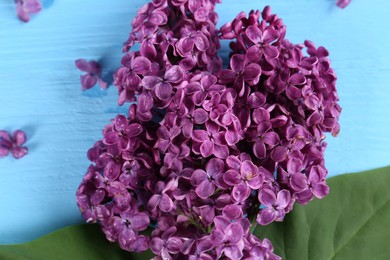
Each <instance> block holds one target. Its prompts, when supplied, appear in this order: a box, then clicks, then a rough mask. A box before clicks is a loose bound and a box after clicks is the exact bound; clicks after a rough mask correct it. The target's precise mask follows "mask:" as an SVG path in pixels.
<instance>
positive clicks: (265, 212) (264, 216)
mask: <svg viewBox="0 0 390 260" xmlns="http://www.w3.org/2000/svg"><path fill="white" fill-rule="evenodd" d="M277 215H278V214H277V212H276V211H275V210H274V209H272V208H266V209H262V210H260V212H259V214H258V215H257V219H256V221H257V223H259V224H260V225H263V226H265V225H268V224H269V223H271V222H273V221H274V220H275V219H276V217H277Z"/></svg>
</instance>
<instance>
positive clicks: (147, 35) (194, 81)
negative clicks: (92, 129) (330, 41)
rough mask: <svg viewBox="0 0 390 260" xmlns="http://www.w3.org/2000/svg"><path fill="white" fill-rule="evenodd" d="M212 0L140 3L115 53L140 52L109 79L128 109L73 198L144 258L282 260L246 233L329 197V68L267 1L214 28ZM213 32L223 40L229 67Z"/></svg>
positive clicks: (332, 100) (333, 116)
mask: <svg viewBox="0 0 390 260" xmlns="http://www.w3.org/2000/svg"><path fill="white" fill-rule="evenodd" d="M217 2H218V1H216V0H201V1H195V0H154V1H153V2H151V3H149V4H147V5H145V6H144V7H142V8H141V9H140V10H139V11H138V14H137V16H136V18H135V19H134V20H133V22H132V26H133V30H132V32H131V33H130V37H129V40H128V41H127V42H126V43H125V47H124V49H125V51H128V50H129V48H131V47H132V46H133V45H135V44H140V46H141V47H140V51H137V52H129V53H127V54H126V55H125V56H124V57H123V59H122V67H121V68H119V69H118V70H117V72H116V73H115V75H114V80H115V83H114V84H115V86H116V87H117V88H118V91H119V104H121V105H122V104H124V103H125V102H133V101H137V104H131V106H130V107H129V112H128V116H124V115H117V116H116V117H115V118H114V119H113V120H112V123H111V124H109V125H107V126H106V127H105V128H104V130H103V136H104V137H103V139H102V140H101V141H98V142H97V143H96V144H95V145H94V146H93V147H92V148H91V149H90V150H89V151H88V158H89V159H90V160H91V161H92V162H93V164H91V166H90V167H89V169H88V172H87V174H86V175H85V176H84V178H83V181H82V183H81V185H80V186H79V189H78V191H77V203H78V206H79V208H80V210H81V212H82V214H83V216H84V218H85V219H86V220H87V221H88V222H98V223H100V225H101V226H102V230H103V231H104V233H105V234H106V237H107V239H108V240H110V241H117V242H118V243H119V245H120V246H121V248H123V249H125V250H128V251H137V252H141V251H145V250H147V249H150V250H151V251H152V252H153V253H154V254H156V258H155V259H219V258H227V259H280V257H278V256H276V255H275V254H274V253H273V248H272V245H271V243H270V241H269V240H267V239H264V240H260V239H259V238H257V237H256V236H255V235H254V234H253V233H252V232H251V231H253V230H254V229H255V227H256V225H257V223H258V224H260V225H267V224H269V223H271V222H273V221H282V220H283V218H284V216H285V214H286V213H288V212H289V211H291V210H292V208H293V205H294V203H295V202H298V203H301V204H306V203H307V202H309V201H310V200H312V199H313V198H314V197H318V198H322V197H324V196H325V195H326V194H327V193H328V191H329V189H328V186H327V185H326V182H325V176H326V175H327V170H326V168H325V165H324V150H325V147H326V143H325V142H324V138H325V135H324V133H325V132H331V133H332V134H333V135H337V133H338V132H339V124H338V117H339V114H340V111H341V108H340V107H339V105H338V104H337V101H338V97H337V92H336V88H335V81H336V76H335V74H334V71H333V69H332V68H331V67H330V61H329V59H328V57H327V56H328V52H327V50H326V49H325V48H323V47H319V48H316V47H315V46H314V44H313V43H311V42H309V41H306V42H305V44H304V45H299V44H298V45H297V44H292V43H290V42H289V41H288V40H286V39H285V38H284V37H285V33H286V27H285V26H284V25H283V23H282V20H281V19H279V18H278V17H277V16H276V15H274V14H271V12H270V8H269V7H266V8H265V9H264V11H263V12H262V13H260V12H259V11H252V12H250V14H249V16H248V17H247V16H246V15H245V13H240V14H239V15H238V16H237V17H236V18H235V19H234V20H233V22H231V23H228V24H226V25H224V26H223V27H222V28H221V30H220V31H218V30H217V29H216V21H217V14H216V13H215V4H216V3H217ZM260 18H262V19H260ZM219 37H220V38H222V39H231V40H232V39H234V41H232V42H231V48H232V54H231V60H230V66H229V68H228V69H222V66H221V59H220V58H219V57H218V56H217V51H218V49H219V46H220V45H219ZM305 47H306V50H307V53H308V54H307V55H305V54H304V53H303V51H302V50H303V49H304V48H305ZM147 227H152V228H153V231H152V233H151V234H149V235H148V234H147V232H145V231H146V229H147Z"/></svg>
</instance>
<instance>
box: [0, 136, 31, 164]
mask: <svg viewBox="0 0 390 260" xmlns="http://www.w3.org/2000/svg"><path fill="white" fill-rule="evenodd" d="M26 139H27V137H26V133H25V132H23V131H22V130H16V131H15V132H13V134H12V136H11V135H10V134H9V133H8V132H7V131H4V130H0V158H1V157H6V156H8V155H9V154H10V153H11V154H12V156H13V157H14V158H15V159H20V158H22V157H23V156H25V155H26V154H27V153H28V148H27V147H26V146H23V145H24V143H25V142H26Z"/></svg>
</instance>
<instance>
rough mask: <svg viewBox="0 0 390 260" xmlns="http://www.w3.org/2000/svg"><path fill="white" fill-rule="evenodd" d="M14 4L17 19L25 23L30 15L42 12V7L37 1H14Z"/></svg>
mask: <svg viewBox="0 0 390 260" xmlns="http://www.w3.org/2000/svg"><path fill="white" fill-rule="evenodd" d="M15 3H16V13H17V15H18V18H19V19H20V20H21V21H23V22H25V23H27V22H28V21H29V20H30V14H36V13H39V12H40V11H41V10H42V5H41V3H40V2H39V1H38V0H15Z"/></svg>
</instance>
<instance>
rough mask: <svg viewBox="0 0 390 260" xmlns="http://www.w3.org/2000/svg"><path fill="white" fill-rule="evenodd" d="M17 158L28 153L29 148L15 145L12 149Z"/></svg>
mask: <svg viewBox="0 0 390 260" xmlns="http://www.w3.org/2000/svg"><path fill="white" fill-rule="evenodd" d="M11 152H12V155H13V157H14V158H15V159H20V158H22V157H23V156H25V155H26V154H27V153H28V148H27V147H25V146H19V147H15V148H13V149H12V150H11Z"/></svg>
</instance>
